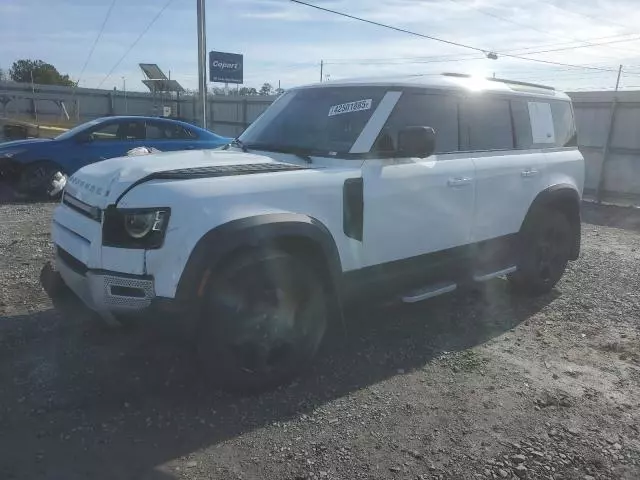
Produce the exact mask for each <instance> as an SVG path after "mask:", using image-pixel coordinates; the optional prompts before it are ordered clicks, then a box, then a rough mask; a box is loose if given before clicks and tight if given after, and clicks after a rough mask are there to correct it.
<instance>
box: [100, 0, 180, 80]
mask: <svg viewBox="0 0 640 480" xmlns="http://www.w3.org/2000/svg"><path fill="white" fill-rule="evenodd" d="M171 2H173V0H168V1H167V3H165V4H164V5H163V6H162V8H161V9H160V11H159V12H158V13H157V14H156V16H155V17H153V18H152V19H151V21H150V22H149V23H148V24H147V26H146V27H145V28H144V30H142V32H141V33H140V35H138V38H136V39H135V40H134V41H133V43H132V44H131V45H130V46H129V48H128V49H127V51H126V52H124V55H122V57H120V59H119V60H118V61H117V62H116V64H115V65H114V66H113V67H112V68H111V70H109V73H107V75H106V76H105V77H104V78H103V79H102V81H101V82H100V83H99V84H98V86H97V87H96V88H100V86H101V85H102V84H103V83H104V82H105V81H106V80H107V79H108V78H109V77H110V76H111V74H112V73H113V72H114V70H115V69H116V68H118V65H120V63H122V61H123V60H124V59H125V57H126V56H127V55H129V52H131V50H133V49H134V47H135V46H136V45H137V44H138V42H139V41H140V40H142V37H144V36H145V34H146V33H147V32H148V31H149V29H150V28H151V27H152V26H153V24H154V23H156V21H157V20H158V19H159V18H160V15H162V13H163V12H164V11H165V10H166V9H167V8H168V7H169V5H171Z"/></svg>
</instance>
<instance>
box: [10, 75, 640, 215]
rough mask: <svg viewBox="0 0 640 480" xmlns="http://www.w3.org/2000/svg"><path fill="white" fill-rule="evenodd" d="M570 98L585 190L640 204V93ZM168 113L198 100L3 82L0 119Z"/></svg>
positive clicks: (239, 120)
mask: <svg viewBox="0 0 640 480" xmlns="http://www.w3.org/2000/svg"><path fill="white" fill-rule="evenodd" d="M569 95H570V96H571V98H572V99H573V104H574V108H575V112H576V122H577V125H578V143H579V146H580V149H581V151H582V152H583V154H584V156H585V159H586V170H587V171H586V184H585V192H586V193H587V194H588V195H593V196H597V197H599V198H600V199H603V200H613V201H620V200H623V201H626V202H629V201H630V202H631V203H637V204H638V203H640V91H637V92H617V93H616V92H577V93H570V94H569ZM274 99H275V97H274V96H234V95H230V96H220V95H212V96H210V97H209V98H208V101H207V104H208V118H209V125H208V127H209V128H210V129H211V130H213V131H215V132H216V133H219V134H221V135H225V136H234V137H235V136H237V135H239V134H240V133H242V131H243V130H244V129H245V128H246V127H247V126H249V125H250V124H251V123H252V122H253V121H254V120H255V119H256V118H258V116H260V114H261V113H262V112H264V110H266V108H267V107H268V106H269V105H270V104H271V103H272V102H273V100H274ZM163 107H170V108H171V116H172V117H176V118H181V119H184V120H186V121H188V122H192V123H195V124H197V123H198V122H197V103H196V98H195V97H194V96H183V97H176V96H175V95H174V96H173V97H169V96H166V95H165V96H161V95H153V94H151V93H140V92H123V91H116V90H95V89H87V88H78V89H73V88H70V87H58V86H52V85H35V86H31V85H29V84H21V83H13V82H0V108H1V109H2V110H0V115H2V116H4V117H11V118H17V119H22V120H28V121H30V122H35V123H40V124H46V123H54V124H63V125H64V124H68V125H72V124H76V123H78V122H83V121H87V120H91V119H93V118H96V117H102V116H106V115H125V114H127V115H160V114H162V112H163Z"/></svg>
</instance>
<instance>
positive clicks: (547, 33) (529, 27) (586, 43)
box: [449, 0, 640, 53]
mask: <svg viewBox="0 0 640 480" xmlns="http://www.w3.org/2000/svg"><path fill="white" fill-rule="evenodd" d="M449 1H450V2H451V3H455V4H456V5H459V6H461V7H464V8H468V9H472V10H475V11H476V12H478V13H481V14H482V15H486V16H489V17H492V18H495V19H497V20H501V21H503V22H507V23H511V24H513V25H516V26H518V27H521V28H526V29H529V30H533V31H536V32H540V33H543V34H545V35H551V36H553V37H556V38H563V39H565V40H571V41H573V42H581V43H584V44H585V45H583V46H584V47H595V46H602V45H608V44H609V43H599V44H596V43H591V42H590V41H589V40H583V39H580V38H576V37H569V36H565V35H558V34H554V33H552V32H549V31H546V30H542V29H540V28H536V27H534V26H533V25H529V24H525V23H520V22H516V21H515V20H511V19H510V18H505V17H502V16H500V15H496V14H495V13H491V12H488V11H486V10H482V9H480V8H478V7H476V6H475V5H467V4H463V3H462V2H461V1H460V0H449ZM553 6H554V7H556V8H559V9H562V10H565V9H563V8H562V7H558V6H556V5H553ZM567 11H568V10H567ZM610 43H618V42H610ZM574 48H582V47H574ZM611 48H615V47H611ZM617 50H622V51H628V52H632V53H640V52H638V51H637V50H629V49H617ZM551 51H554V50H551ZM556 51H559V50H556ZM545 53H546V52H545Z"/></svg>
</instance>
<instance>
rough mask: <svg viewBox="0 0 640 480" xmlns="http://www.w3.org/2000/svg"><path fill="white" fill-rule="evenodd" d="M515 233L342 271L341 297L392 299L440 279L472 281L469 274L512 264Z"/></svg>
mask: <svg viewBox="0 0 640 480" xmlns="http://www.w3.org/2000/svg"><path fill="white" fill-rule="evenodd" d="M516 241H517V235H516V234H512V235H506V236H504V237H499V238H495V239H491V240H485V241H483V242H479V243H474V244H470V245H463V246H460V247H454V248H449V249H446V250H440V251H438V252H433V253H427V254H424V255H418V256H415V257H410V258H403V259H401V260H395V261H392V262H387V263H383V264H378V265H373V266H370V267H364V268H361V269H358V270H352V271H349V272H346V273H345V274H344V276H343V284H342V289H343V298H344V300H345V302H349V303H351V302H354V301H359V300H363V299H365V298H369V299H371V298H375V299H381V298H392V297H395V296H398V295H402V294H406V293H408V292H409V291H410V290H412V289H416V288H420V287H426V286H428V285H429V284H433V283H440V282H454V283H457V284H458V285H464V284H469V283H472V282H473V275H476V274H480V275H482V274H488V273H493V272H497V271H499V270H504V269H505V268H507V267H510V266H512V265H514V264H515V259H516V255H515V252H516V245H517V243H516Z"/></svg>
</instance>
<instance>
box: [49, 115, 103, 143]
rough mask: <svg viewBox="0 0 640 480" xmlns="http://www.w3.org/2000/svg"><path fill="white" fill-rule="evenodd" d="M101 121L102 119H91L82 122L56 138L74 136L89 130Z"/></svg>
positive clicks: (63, 138)
mask: <svg viewBox="0 0 640 480" xmlns="http://www.w3.org/2000/svg"><path fill="white" fill-rule="evenodd" d="M100 122H101V120H99V119H98V120H91V121H90V122H86V123H81V124H80V125H77V126H75V127H73V128H72V129H71V130H67V131H66V132H64V133H61V134H60V135H58V136H57V137H55V139H56V140H67V139H68V138H71V137H73V136H74V135H76V134H78V133H80V132H82V131H84V130H87V129H88V128H91V127H93V126H94V125H97V124H99V123H100Z"/></svg>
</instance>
